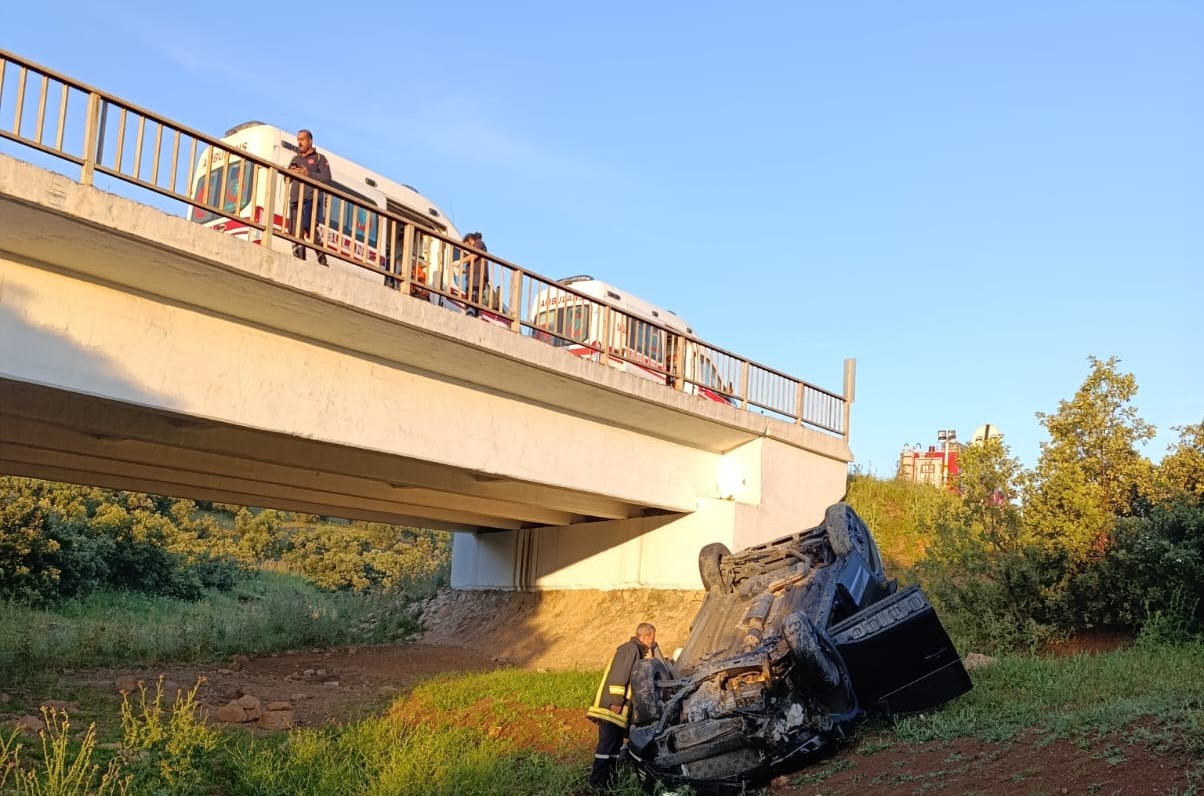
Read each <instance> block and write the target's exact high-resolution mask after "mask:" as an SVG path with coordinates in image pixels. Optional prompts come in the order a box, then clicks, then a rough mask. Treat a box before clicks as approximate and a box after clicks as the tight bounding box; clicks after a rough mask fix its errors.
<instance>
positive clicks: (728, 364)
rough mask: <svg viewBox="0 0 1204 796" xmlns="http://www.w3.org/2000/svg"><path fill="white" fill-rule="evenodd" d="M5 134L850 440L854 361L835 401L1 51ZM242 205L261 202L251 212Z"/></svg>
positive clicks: (1, 127) (551, 338)
mask: <svg viewBox="0 0 1204 796" xmlns="http://www.w3.org/2000/svg"><path fill="white" fill-rule="evenodd" d="M10 114H11V115H10ZM0 137H3V138H6V139H9V140H11V141H15V142H18V143H20V144H23V145H25V146H28V147H32V148H33V149H35V150H38V151H40V152H42V153H45V154H47V155H51V156H54V157H56V158H60V159H63V160H66V161H69V162H71V163H74V164H76V165H78V166H79V167H80V174H79V181H80V182H81V183H82V184H84V185H91V184H92V183H93V180H94V178H95V175H97V174H104V175H107V176H109V177H113V178H116V179H118V180H121V181H123V182H126V183H130V184H133V185H136V186H138V187H140V188H143V189H146V190H149V191H152V192H154V193H156V194H159V195H161V196H164V197H168V198H170V199H174V200H178V201H180V202H182V203H184V204H185V205H188V206H190V207H191V208H192V210H191V212H190V215H192V217H193V218H194V220H207V221H212V220H213V219H217V218H224V219H225V221H223V222H220V223H216V224H212V226H214V227H215V228H216V229H217V230H219V231H221V232H224V233H227V234H228V233H231V232H236V233H237V234H242V235H246V236H247V237H248V238H250V239H251V240H253V241H255V242H257V243H260V244H261V245H264V246H271V245H272V242H273V240H274V239H277V238H279V239H282V240H285V241H288V242H289V243H291V244H292V245H293V246H294V247H302V248H301V251H314V252H317V253H321V254H323V255H325V256H329V257H335V258H337V259H339V260H342V261H344V262H347V263H350V264H352V265H354V266H358V267H360V268H364V269H368V270H370V271H373V272H376V273H378V274H380V275H381V276H382V282H383V285H384V286H385V287H386V288H388V289H393V290H399V291H403V292H409V293H410V294H411V295H414V296H418V297H420V298H426V299H428V300H429V299H431V298H434V299H435V300H442V301H443V302H444V303H454V304H455V305H456V306H458V307H460V308H463V309H467V310H468V311H469V312H471V313H473V314H476V315H478V316H479V317H480V318H482V319H484V320H486V321H488V322H491V323H494V324H498V325H501V326H505V327H507V328H509V329H510V330H512V331H513V332H515V333H518V334H524V335H528V336H532V337H535V338H537V339H540V340H543V341H544V342H548V343H551V344H552V345H557V346H562V347H565V348H567V349H569V350H571V351H572V352H573V353H575V354H577V355H578V356H585V357H588V358H591V359H594V360H596V361H597V362H599V363H601V364H602V365H604V366H605V365H611V366H619V367H624V368H627V369H630V370H633V371H636V372H639V373H641V374H642V375H645V376H649V377H651V378H655V379H658V380H663V382H664V383H665V384H666V385H668V386H670V387H672V388H674V389H678V390H682V391H686V392H692V393H696V394H699V395H703V396H706V397H709V398H711V399H714V400H723V401H727V402H730V403H732V404H734V405H736V406H738V407H741V408H743V409H746V410H750V411H756V412H760V413H762V414H767V415H770V416H775V417H778V418H780V419H784V420H789V421H792V422H794V423H798V424H801V425H805V426H808V427H811V428H814V429H818V430H822V431H825V432H829V433H831V434H836V435H840V436H842V437H844V438H846V439H847V438H848V430H849V407H850V405H851V403H852V401H853V385H854V365H853V361H852V360H846V361H845V373H844V385H843V395H838V394H836V393H834V392H831V391H829V390H825V389H823V388H821V387H817V386H815V385H813V384H810V383H808V382H806V381H803V380H802V379H798V378H795V377H793V376H789V375H787V374H785V373H782V372H781V371H778V370H775V369H773V368H770V367H767V366H765V365H762V364H760V363H757V362H753V361H751V360H749V359H747V358H745V357H741V356H739V355H737V354H734V353H732V352H730V351H727V350H725V349H723V348H719V347H718V346H714V345H711V344H709V343H706V342H704V341H702V340H700V339H698V338H696V337H694V336H692V335H689V334H682V333H681V332H679V331H674V330H673V329H670V328H669V327H667V326H665V325H662V324H658V323H655V322H652V321H649V320H647V319H646V318H640V317H637V316H635V315H632V314H630V313H627V312H624V311H623V310H622V309H620V308H618V307H617V306H614V305H612V304H609V303H607V302H605V301H602V300H599V299H597V298H594V297H592V296H589V295H586V294H585V293H583V292H581V291H579V290H576V289H574V288H573V287H572V286H571V284H562V283H560V282H557V281H556V280H553V279H549V278H546V277H543V276H540V275H539V274H535V273H532V272H530V271H528V270H526V269H524V268H523V267H521V266H519V265H516V264H514V263H511V262H509V261H507V260H504V259H502V258H500V257H497V256H495V255H492V254H488V253H486V252H483V251H479V250H477V249H475V248H472V247H470V246H468V245H467V244H465V243H464V242H463V241H458V240H455V239H453V238H451V237H448V236H447V235H444V234H441V233H440V232H438V231H436V230H433V229H430V228H429V227H427V226H424V225H420V224H418V223H416V222H415V221H413V220H411V219H409V218H406V217H404V216H401V215H398V214H395V213H393V212H390V211H388V210H384V209H381V208H380V207H377V206H376V205H374V204H370V203H367V202H365V201H364V199H363V198H362V197H358V196H354V195H352V194H349V193H346V192H345V191H343V190H341V189H339V188H336V187H334V186H332V185H328V184H323V183H318V182H315V181H314V180H311V179H309V178H308V177H305V176H298V175H293V174H289V173H288V172H287V169H286V168H285V167H282V166H280V165H278V164H276V163H274V162H271V161H268V160H264V159H262V158H260V157H258V156H256V155H254V154H252V153H250V152H246V151H242V150H240V149H239V148H237V147H235V146H233V145H231V144H229V143H226V142H223V141H221V140H219V139H217V138H214V137H212V136H208V135H206V134H204V133H201V132H198V131H196V130H192V129H189V128H187V127H185V126H183V125H180V124H177V123H175V122H173V121H171V120H169V119H167V118H165V117H162V116H159V115H158V114H155V113H153V112H151V111H148V110H146V109H144V108H140V107H138V106H136V105H133V104H131V103H129V102H126V101H125V100H122V99H121V98H119V97H116V96H114V95H112V94H108V93H106V92H103V91H100V90H98V89H95V88H92V87H91V86H88V85H86V84H83V83H80V82H78V81H75V80H73V79H71V78H68V77H65V76H63V75H61V74H57V73H55V72H53V71H51V70H49V69H46V68H45V67H42V66H39V65H37V64H35V63H32V62H30V61H27V60H25V59H22V58H20V57H18V56H16V55H13V54H11V53H9V52H7V51H4V50H0ZM307 194H308V195H309V197H310V198H309V201H306V195H307ZM247 196H251V197H266V200H265V201H264V202H263V204H262V205H259V204H258V203H257V202H256V201H251V202H250V203H249V204H248V203H247V202H246V201H244V199H245V197H247ZM286 197H287V198H288V199H289V200H290V201H289V208H290V209H289V213H288V214H285V213H284V212H283V210H284V206H285V203H286V201H285V200H286ZM278 211H279V212H278ZM551 308H559V309H563V310H565V312H563V313H561V312H551V311H549V310H550V309H551ZM566 319H568V320H567V322H566ZM573 319H575V322H574V320H573Z"/></svg>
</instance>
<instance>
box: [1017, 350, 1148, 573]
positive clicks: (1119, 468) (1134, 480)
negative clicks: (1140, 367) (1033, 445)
mask: <svg viewBox="0 0 1204 796" xmlns="http://www.w3.org/2000/svg"><path fill="white" fill-rule="evenodd" d="M1088 361H1089V362H1090V363H1091V372H1090V373H1089V374H1088V375H1087V378H1086V380H1085V381H1084V382H1083V384H1082V386H1081V387H1079V389H1078V391H1077V392H1076V393H1075V395H1074V397H1073V398H1072V399H1070V400H1069V401H1065V400H1064V401H1060V402H1059V404H1058V411H1057V412H1055V413H1053V414H1045V413H1044V412H1038V413H1037V419H1038V420H1039V421H1040V423H1041V424H1042V425H1043V426H1045V428H1046V430H1047V431H1048V432H1049V436H1050V439H1049V441H1048V442H1043V443H1041V455H1040V457H1039V459H1038V462H1037V468H1036V470H1035V471H1034V473H1033V476H1032V478H1031V480H1030V482H1029V484H1028V486H1027V489H1026V500H1025V507H1024V513H1025V521H1026V523H1027V524H1028V526H1029V527H1030V528H1031V529H1032V530H1033V532H1034V533H1035V534H1037V535H1038V536H1039V537H1040V538H1041V539H1042V540H1043V541H1044V544H1045V548H1046V550H1047V551H1049V552H1051V553H1054V554H1057V555H1061V556H1064V557H1065V558H1066V562H1067V565H1068V567H1069V568H1070V569H1075V568H1077V567H1079V566H1081V565H1082V564H1084V563H1086V562H1088V561H1090V560H1093V559H1096V558H1098V557H1099V556H1100V555H1102V554H1103V553H1104V552H1105V551H1106V550H1107V547H1108V544H1109V538H1110V534H1111V532H1112V529H1113V526H1114V524H1115V521H1116V519H1117V518H1118V517H1130V516H1142V515H1144V514H1145V513H1147V512H1148V509H1149V505H1150V500H1151V498H1152V497H1153V495H1154V466H1153V464H1152V463H1151V462H1150V460H1149V459H1147V458H1146V457H1144V456H1142V455H1141V453H1139V452H1138V450H1137V446H1138V445H1140V444H1142V443H1144V442H1146V441H1147V440H1149V439H1150V438H1151V437H1153V436H1154V433H1155V428H1154V427H1153V426H1152V425H1150V424H1149V423H1146V422H1145V421H1144V420H1142V419H1141V418H1140V416H1139V415H1138V414H1137V409H1136V408H1135V407H1134V406H1132V404H1131V401H1132V400H1133V398H1134V396H1136V394H1137V381H1136V379H1135V378H1134V377H1133V374H1131V373H1120V372H1119V371H1118V370H1117V364H1118V363H1119V361H1120V360H1118V359H1117V358H1116V357H1114V356H1113V357H1109V358H1108V359H1107V360H1100V359H1097V358H1095V357H1088Z"/></svg>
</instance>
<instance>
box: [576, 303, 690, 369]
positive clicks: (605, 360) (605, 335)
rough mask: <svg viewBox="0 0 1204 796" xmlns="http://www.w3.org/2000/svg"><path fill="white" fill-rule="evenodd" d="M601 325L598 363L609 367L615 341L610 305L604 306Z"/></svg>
mask: <svg viewBox="0 0 1204 796" xmlns="http://www.w3.org/2000/svg"><path fill="white" fill-rule="evenodd" d="M599 325H600V326H601V327H602V334H600V335H598V342H599V343H600V344H601V348H602V351H601V353H600V356H599V357H598V361H599V362H601V363H602V364H603V365H609V364H610V347H611V346H610V341H611V340H612V339H613V338H612V337H611V334H610V305H609V304H603V305H602V323H601V324H599ZM585 334H586V336H587V337H588V336H589V332H588V331H587V332H586V333H585ZM670 383H672V382H670Z"/></svg>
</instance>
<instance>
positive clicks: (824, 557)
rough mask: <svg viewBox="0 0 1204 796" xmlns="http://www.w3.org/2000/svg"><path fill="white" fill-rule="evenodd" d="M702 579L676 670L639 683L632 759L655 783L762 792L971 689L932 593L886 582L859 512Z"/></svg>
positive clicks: (710, 561)
mask: <svg viewBox="0 0 1204 796" xmlns="http://www.w3.org/2000/svg"><path fill="white" fill-rule="evenodd" d="M699 572H700V574H701V576H702V581H703V586H704V587H705V588H706V589H707V594H706V597H705V599H704V600H703V604H702V607H701V608H700V609H699V612H698V615H697V617H696V618H695V619H694V623H693V625H692V626H691V629H690V635H689V639H688V640H687V642H686V644H685V646H684V647H683V648H682V651H681V653H680V655H679V656H678V658H677V661H676V662H675V663H674V664H673V666H672V668H670V666H668V665H666V664H665V663H663V662H661V661H655V660H646V661H641V662H640V663H639V664H638V665H637V667H636V670H635V671H634V672H633V675H632V683H631V685H632V723H631V727H630V737H629V743H628V753H629V754H630V756H631V757H632V759H633V760H634V762H635V763H636V765H637V769H638V770H639V771H640V772H641V776H643V777H648V776H651V777H653V778H655V779H657V780H660V781H661V782H663V783H665V784H666V785H678V784H689V785H692V786H693V787H695V788H696V789H699V790H701V791H710V792H715V791H720V792H722V791H733V790H736V791H738V790H740V789H742V788H746V787H757V786H760V785H763V784H765V783H767V782H768V781H769V780H770V779H772V778H773V777H775V776H778V775H779V774H783V773H787V772H790V771H794V770H796V769H798V768H800V767H802V766H803V765H805V764H806V763H808V762H810V761H811V760H814V759H816V758H818V757H820V756H823V755H825V754H827V753H829V752H830V751H831V750H832V749H834V747H835V746H836V745H837V744H839V743H840V742H841V741H842V740H845V739H846V738H848V737H850V735H851V733H852V731H853V729H854V726H855V725H856V723H857V722H858V721H859V720H860V719H862V718H863V717H864V716H865V715H867V714H879V715H891V714H895V713H907V712H913V711H919V710H926V709H929V708H932V707H935V706H936V705H940V704H942V703H944V702H946V701H948V700H950V699H952V698H954V697H956V696H958V695H959V694H962V693H965V692H966V691H968V690H969V689H970V687H971V686H970V679H969V676H968V675H967V674H966V671H965V669H964V668H963V666H962V664H961V660H960V658H959V656H958V654H957V651H956V650H955V649H954V647H953V644H952V642H951V641H950V640H949V636H948V634H947V633H946V632H945V629H944V627H942V625H941V623H940V620H939V619H938V618H937V616H936V613H935V611H934V610H933V608H932V606H931V605H930V604H929V602H928V600H927V598H926V597H925V596H924V594H923V592H922V591H920V589H919V588H918V587H916V586H911V587H908V588H905V589H898V588H897V584H896V583H895V582H894V581H892V580H888V579H887V577H886V574H885V572H884V571H883V567H882V559H881V556H880V555H879V553H878V548H877V545H876V544H875V543H874V540H873V537H872V535H871V534H870V532H869V529H868V528H867V527H866V526H865V523H864V522H862V520H861V518H860V517H858V516H857V514H856V513H855V512H854V511H853V509H852V508H851V507H850V506H848V504H845V503H837V504H835V505H833V506H830V507H829V508H828V510H827V512H826V514H825V517H824V522H823V523H822V524H821V525H819V526H816V527H815V528H811V529H809V530H806V531H801V532H799V533H795V534H792V535H790V536H786V537H783V538H781V539H777V540H775V541H773V542H769V543H766V544H762V545H757V546H755V547H750V548H748V549H746V550H742V551H740V552H738V553H734V554H733V553H730V552H729V551H728V550H727V548H726V547H724V546H723V545H721V544H713V545H707V546H706V547H704V548H703V549H702V551H701V553H700V554H699Z"/></svg>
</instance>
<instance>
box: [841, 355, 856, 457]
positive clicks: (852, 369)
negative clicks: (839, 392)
mask: <svg viewBox="0 0 1204 796" xmlns="http://www.w3.org/2000/svg"><path fill="white" fill-rule="evenodd" d="M856 398H857V360H855V359H846V360H845V361H844V428H843V429H842V432H843V436H844V438H845V439H846V440H847V439H848V438H849V415H850V413H851V410H852V408H853V401H854V400H856Z"/></svg>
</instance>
